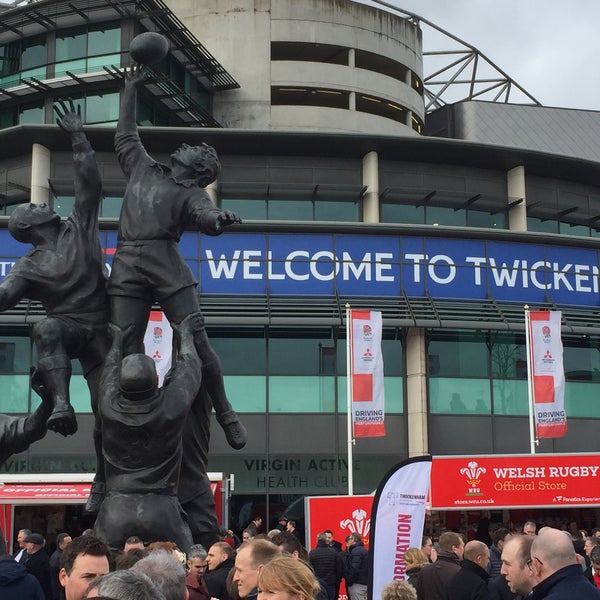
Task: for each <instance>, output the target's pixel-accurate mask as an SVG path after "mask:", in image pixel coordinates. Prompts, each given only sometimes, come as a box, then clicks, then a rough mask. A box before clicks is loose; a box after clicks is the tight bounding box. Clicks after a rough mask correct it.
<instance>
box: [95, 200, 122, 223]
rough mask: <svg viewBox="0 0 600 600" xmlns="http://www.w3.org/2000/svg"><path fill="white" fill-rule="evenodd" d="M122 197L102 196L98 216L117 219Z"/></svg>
mask: <svg viewBox="0 0 600 600" xmlns="http://www.w3.org/2000/svg"><path fill="white" fill-rule="evenodd" d="M122 205H123V198H120V197H119V198H116V197H113V196H105V197H104V198H102V206H101V207H100V216H101V217H104V218H107V219H118V218H119V215H120V214H121V206H122Z"/></svg>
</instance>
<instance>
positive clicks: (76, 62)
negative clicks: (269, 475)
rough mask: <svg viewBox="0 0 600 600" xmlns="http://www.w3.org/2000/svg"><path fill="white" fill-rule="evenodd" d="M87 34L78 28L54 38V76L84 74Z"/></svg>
mask: <svg viewBox="0 0 600 600" xmlns="http://www.w3.org/2000/svg"><path fill="white" fill-rule="evenodd" d="M86 55H87V32H86V31H85V29H83V28H80V29H77V30H73V31H71V32H70V35H69V34H62V35H58V36H56V67H55V75H56V76H61V75H64V74H65V73H66V72H67V71H71V73H84V72H85V70H86V60H85V57H86Z"/></svg>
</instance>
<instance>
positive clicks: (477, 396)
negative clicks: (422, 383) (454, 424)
mask: <svg viewBox="0 0 600 600" xmlns="http://www.w3.org/2000/svg"><path fill="white" fill-rule="evenodd" d="M429 410H430V412H431V413H432V414H453V415H469V414H475V415H489V414H490V412H491V398H490V382H489V379H458V378H452V379H450V378H447V379H446V378H441V377H432V378H430V379H429Z"/></svg>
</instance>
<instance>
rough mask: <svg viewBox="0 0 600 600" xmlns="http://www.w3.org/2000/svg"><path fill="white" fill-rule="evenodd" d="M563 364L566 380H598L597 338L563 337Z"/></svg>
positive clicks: (599, 353)
mask: <svg viewBox="0 0 600 600" xmlns="http://www.w3.org/2000/svg"><path fill="white" fill-rule="evenodd" d="M563 366H564V369H565V377H566V379H567V380H571V381H600V351H599V348H598V339H597V338H589V337H584V338H579V339H578V340H570V339H568V338H565V339H563ZM599 392H600V390H599Z"/></svg>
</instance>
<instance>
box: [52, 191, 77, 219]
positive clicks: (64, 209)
mask: <svg viewBox="0 0 600 600" xmlns="http://www.w3.org/2000/svg"><path fill="white" fill-rule="evenodd" d="M74 206H75V197H74V196H57V197H56V198H55V199H54V207H53V208H54V211H55V212H56V213H58V214H59V215H60V216H61V217H68V216H69V215H70V214H71V212H73V207H74Z"/></svg>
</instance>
